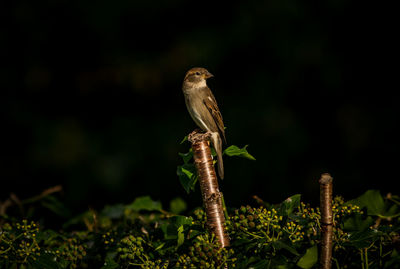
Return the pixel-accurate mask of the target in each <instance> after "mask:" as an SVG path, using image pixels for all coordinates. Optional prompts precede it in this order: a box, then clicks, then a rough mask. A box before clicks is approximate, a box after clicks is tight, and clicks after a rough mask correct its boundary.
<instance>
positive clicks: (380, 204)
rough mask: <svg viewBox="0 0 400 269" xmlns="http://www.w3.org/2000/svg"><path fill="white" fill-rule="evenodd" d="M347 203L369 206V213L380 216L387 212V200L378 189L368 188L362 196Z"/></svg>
mask: <svg viewBox="0 0 400 269" xmlns="http://www.w3.org/2000/svg"><path fill="white" fill-rule="evenodd" d="M346 204H354V205H358V206H359V207H361V208H363V207H366V208H367V213H368V215H372V216H378V215H384V213H385V202H384V201H383V197H382V195H381V194H380V192H379V191H378V190H368V191H366V192H365V193H364V194H363V195H361V196H360V197H358V198H356V199H354V200H351V201H349V202H347V203H346Z"/></svg>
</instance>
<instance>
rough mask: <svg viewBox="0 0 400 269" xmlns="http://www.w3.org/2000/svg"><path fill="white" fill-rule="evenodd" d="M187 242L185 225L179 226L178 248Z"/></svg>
mask: <svg viewBox="0 0 400 269" xmlns="http://www.w3.org/2000/svg"><path fill="white" fill-rule="evenodd" d="M184 241H185V235H184V233H183V225H181V226H179V228H178V242H177V243H178V247H180V246H181V245H182V244H183V242H184Z"/></svg>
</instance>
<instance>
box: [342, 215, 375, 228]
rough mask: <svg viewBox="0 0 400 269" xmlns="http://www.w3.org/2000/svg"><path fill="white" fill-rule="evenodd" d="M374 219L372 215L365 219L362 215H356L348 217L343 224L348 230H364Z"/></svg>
mask: <svg viewBox="0 0 400 269" xmlns="http://www.w3.org/2000/svg"><path fill="white" fill-rule="evenodd" d="M373 223H374V220H373V219H372V217H371V216H368V217H367V218H366V219H363V217H362V216H361V215H355V216H353V217H351V218H348V219H346V220H345V221H344V223H343V226H344V229H345V230H347V231H364V230H366V229H368V228H369V227H370V226H371V225H372V224H373Z"/></svg>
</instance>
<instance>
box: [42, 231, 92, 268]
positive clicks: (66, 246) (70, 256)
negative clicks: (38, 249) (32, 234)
mask: <svg viewBox="0 0 400 269" xmlns="http://www.w3.org/2000/svg"><path fill="white" fill-rule="evenodd" d="M61 238H62V240H59V239H57V240H50V241H48V242H47V243H45V247H46V250H45V253H50V254H52V255H54V256H55V257H56V260H64V261H66V262H67V263H68V264H69V267H70V268H78V267H80V266H81V265H82V262H83V259H84V257H85V256H86V254H87V247H86V245H85V244H83V243H82V242H81V240H80V239H79V237H78V236H74V237H64V236H61Z"/></svg>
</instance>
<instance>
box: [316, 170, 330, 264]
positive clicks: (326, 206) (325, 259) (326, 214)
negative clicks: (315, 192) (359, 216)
mask: <svg viewBox="0 0 400 269" xmlns="http://www.w3.org/2000/svg"><path fill="white" fill-rule="evenodd" d="M332 181H333V179H332V177H331V175H329V174H328V173H324V174H322V175H321V179H320V180H319V184H320V207H321V236H322V240H321V255H320V268H321V269H330V268H331V263H332V229H333V222H332V220H333V214H332Z"/></svg>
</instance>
